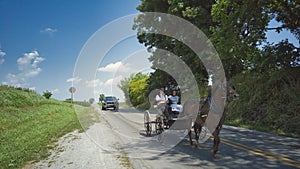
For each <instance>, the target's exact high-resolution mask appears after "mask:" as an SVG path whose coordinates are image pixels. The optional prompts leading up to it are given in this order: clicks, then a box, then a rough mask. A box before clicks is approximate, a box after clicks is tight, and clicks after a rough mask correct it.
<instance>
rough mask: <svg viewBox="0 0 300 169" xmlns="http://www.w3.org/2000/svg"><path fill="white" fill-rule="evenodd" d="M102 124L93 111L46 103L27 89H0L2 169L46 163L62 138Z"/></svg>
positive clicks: (87, 108)
mask: <svg viewBox="0 0 300 169" xmlns="http://www.w3.org/2000/svg"><path fill="white" fill-rule="evenodd" d="M74 106H77V107H76V111H75V110H74ZM78 117H79V118H80V122H79V121H78ZM99 120H100V117H99V116H98V114H97V113H96V112H95V111H94V110H93V108H92V107H81V106H78V105H72V104H70V103H65V102H62V101H57V100H54V99H46V98H44V97H43V96H40V95H38V94H37V93H35V92H33V91H30V90H28V89H21V88H13V87H8V86H0V152H1V153H0V168H21V167H22V166H24V165H25V164H26V163H28V162H31V161H38V160H40V159H43V158H45V157H47V156H48V155H49V149H51V148H53V146H54V143H55V142H56V141H57V139H58V138H59V137H60V136H63V135H64V134H66V133H68V132H71V131H73V130H75V129H78V130H79V131H83V129H82V127H83V128H87V127H88V126H90V125H91V124H93V123H95V122H99Z"/></svg>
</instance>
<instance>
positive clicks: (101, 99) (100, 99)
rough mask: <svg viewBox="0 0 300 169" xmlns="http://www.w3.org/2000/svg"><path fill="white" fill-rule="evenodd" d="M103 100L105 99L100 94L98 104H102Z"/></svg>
mask: <svg viewBox="0 0 300 169" xmlns="http://www.w3.org/2000/svg"><path fill="white" fill-rule="evenodd" d="M104 99H105V95H104V94H100V95H99V102H101V103H102V102H103V101H104Z"/></svg>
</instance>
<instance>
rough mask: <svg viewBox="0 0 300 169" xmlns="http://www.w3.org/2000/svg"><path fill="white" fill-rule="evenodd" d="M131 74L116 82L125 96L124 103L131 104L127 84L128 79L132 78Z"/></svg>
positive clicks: (128, 82)
mask: <svg viewBox="0 0 300 169" xmlns="http://www.w3.org/2000/svg"><path fill="white" fill-rule="evenodd" d="M133 76H134V75H133V74H132V75H131V76H130V77H129V78H125V79H122V80H121V81H120V83H119V84H118V87H119V88H120V89H121V90H122V91H123V93H124V97H125V103H126V104H127V105H129V106H131V101H130V97H129V84H130V81H131V80H132V79H133Z"/></svg>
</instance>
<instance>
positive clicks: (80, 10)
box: [0, 0, 143, 100]
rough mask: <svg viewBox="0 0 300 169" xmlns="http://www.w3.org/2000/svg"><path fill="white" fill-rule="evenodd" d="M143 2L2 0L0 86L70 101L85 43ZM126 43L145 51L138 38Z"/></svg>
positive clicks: (111, 0)
mask: <svg viewBox="0 0 300 169" xmlns="http://www.w3.org/2000/svg"><path fill="white" fill-rule="evenodd" d="M139 3H140V1H139V0H109V1H97V0H94V1H83V0H44V1H40V0H27V1H24V0H1V1H0V20H1V26H0V50H1V53H0V54H1V57H0V59H1V60H0V63H1V64H0V83H2V84H9V85H17V86H18V85H20V86H21V87H26V88H33V89H35V90H36V91H37V92H38V93H42V92H43V91H45V90H49V91H52V92H53V97H54V98H57V99H62V100H63V99H66V98H68V97H70V94H69V92H68V89H69V87H70V86H71V85H72V79H71V78H72V77H73V71H74V65H75V63H76V59H77V57H78V55H79V52H80V50H81V49H82V47H83V46H84V44H85V43H86V41H87V40H88V39H89V38H90V36H92V35H93V34H94V33H95V32H96V31H97V30H98V29H99V28H101V27H102V26H104V25H105V24H107V23H109V22H111V21H113V20H115V19H118V18H120V17H123V16H126V15H129V14H134V13H137V12H138V11H137V10H136V6H137V5H138V4H139ZM127 41H128V42H127V43H128V44H129V45H130V46H132V47H131V48H132V49H133V50H138V49H142V48H143V46H142V45H140V44H139V43H138V42H137V40H136V39H135V38H131V39H129V40H127ZM124 50H126V48H124V47H123V48H120V50H119V51H116V50H115V51H112V52H111V53H113V52H115V55H117V54H116V53H118V52H121V51H124ZM112 57H113V56H112ZM109 62H111V63H115V62H117V60H108V61H107V63H109ZM104 83H105V82H104ZM86 99H89V98H86Z"/></svg>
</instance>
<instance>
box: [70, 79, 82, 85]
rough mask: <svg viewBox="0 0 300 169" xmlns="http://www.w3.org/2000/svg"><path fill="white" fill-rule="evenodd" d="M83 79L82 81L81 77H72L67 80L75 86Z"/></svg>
mask: <svg viewBox="0 0 300 169" xmlns="http://www.w3.org/2000/svg"><path fill="white" fill-rule="evenodd" d="M81 80H82V79H80V78H79V77H72V78H69V79H67V82H72V83H74V84H76V83H79V82H80V81H81Z"/></svg>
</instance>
